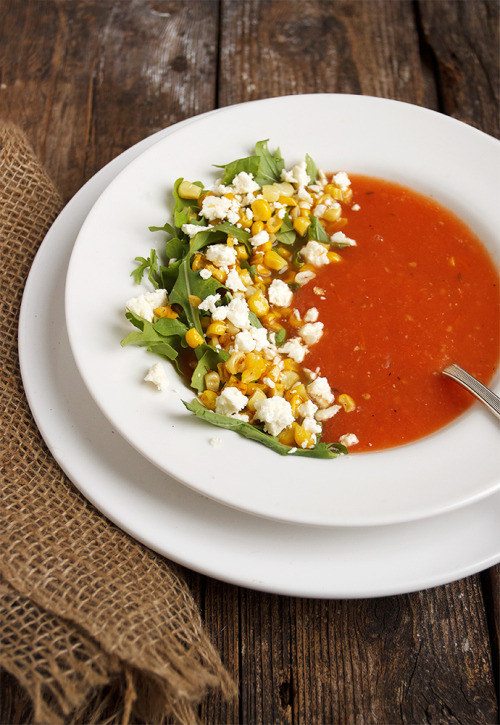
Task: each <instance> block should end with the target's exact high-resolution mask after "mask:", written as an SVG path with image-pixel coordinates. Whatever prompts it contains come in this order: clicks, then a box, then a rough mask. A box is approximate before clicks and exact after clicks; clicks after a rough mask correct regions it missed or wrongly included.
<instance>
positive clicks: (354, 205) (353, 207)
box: [351, 204, 361, 211]
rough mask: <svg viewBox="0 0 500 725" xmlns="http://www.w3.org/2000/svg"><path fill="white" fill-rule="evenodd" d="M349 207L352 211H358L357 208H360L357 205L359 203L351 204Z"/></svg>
mask: <svg viewBox="0 0 500 725" xmlns="http://www.w3.org/2000/svg"><path fill="white" fill-rule="evenodd" d="M351 209H352V210H353V211H359V210H360V209H361V207H360V205H359V204H353V205H352V206H351Z"/></svg>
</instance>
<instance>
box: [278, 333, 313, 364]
mask: <svg viewBox="0 0 500 725" xmlns="http://www.w3.org/2000/svg"><path fill="white" fill-rule="evenodd" d="M280 352H283V353H285V354H286V355H288V357H291V358H292V360H295V362H298V363H301V362H303V360H304V358H305V356H306V355H307V352H308V349H307V347H306V346H305V345H303V344H302V343H301V341H300V340H299V338H298V337H292V339H291V340H288V341H287V342H285V344H284V345H282V346H281V347H280Z"/></svg>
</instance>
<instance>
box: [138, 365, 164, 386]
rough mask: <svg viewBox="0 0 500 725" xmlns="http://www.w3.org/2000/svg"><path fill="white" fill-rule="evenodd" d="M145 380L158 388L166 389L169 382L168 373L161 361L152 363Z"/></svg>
mask: <svg viewBox="0 0 500 725" xmlns="http://www.w3.org/2000/svg"><path fill="white" fill-rule="evenodd" d="M144 380H145V381H146V382H147V383H152V384H153V385H155V386H156V388H157V389H158V390H166V389H167V388H168V384H169V383H168V378H167V373H166V372H165V368H164V367H163V365H162V364H161V363H155V364H154V365H152V366H151V367H150V368H149V370H148V372H147V373H146V376H145V377H144Z"/></svg>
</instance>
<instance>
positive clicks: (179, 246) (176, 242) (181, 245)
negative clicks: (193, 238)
mask: <svg viewBox="0 0 500 725" xmlns="http://www.w3.org/2000/svg"><path fill="white" fill-rule="evenodd" d="M188 249H189V244H188V242H186V241H185V240H184V239H179V237H173V238H172V239H169V240H168V242H167V243H166V244H165V253H166V255H167V257H168V258H169V259H181V258H182V257H183V256H184V255H185V254H186V252H187V251H188Z"/></svg>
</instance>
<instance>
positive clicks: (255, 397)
mask: <svg viewBox="0 0 500 725" xmlns="http://www.w3.org/2000/svg"><path fill="white" fill-rule="evenodd" d="M251 385H255V383H249V384H248V386H247V391H248V389H249V388H250V386H251ZM265 399H266V394H265V393H264V392H263V391H262V390H260V388H257V389H256V390H254V392H253V393H252V395H251V396H250V398H249V399H248V403H247V408H248V410H251V411H252V412H253V411H254V410H255V403H257V402H259V401H261V400H265Z"/></svg>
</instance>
